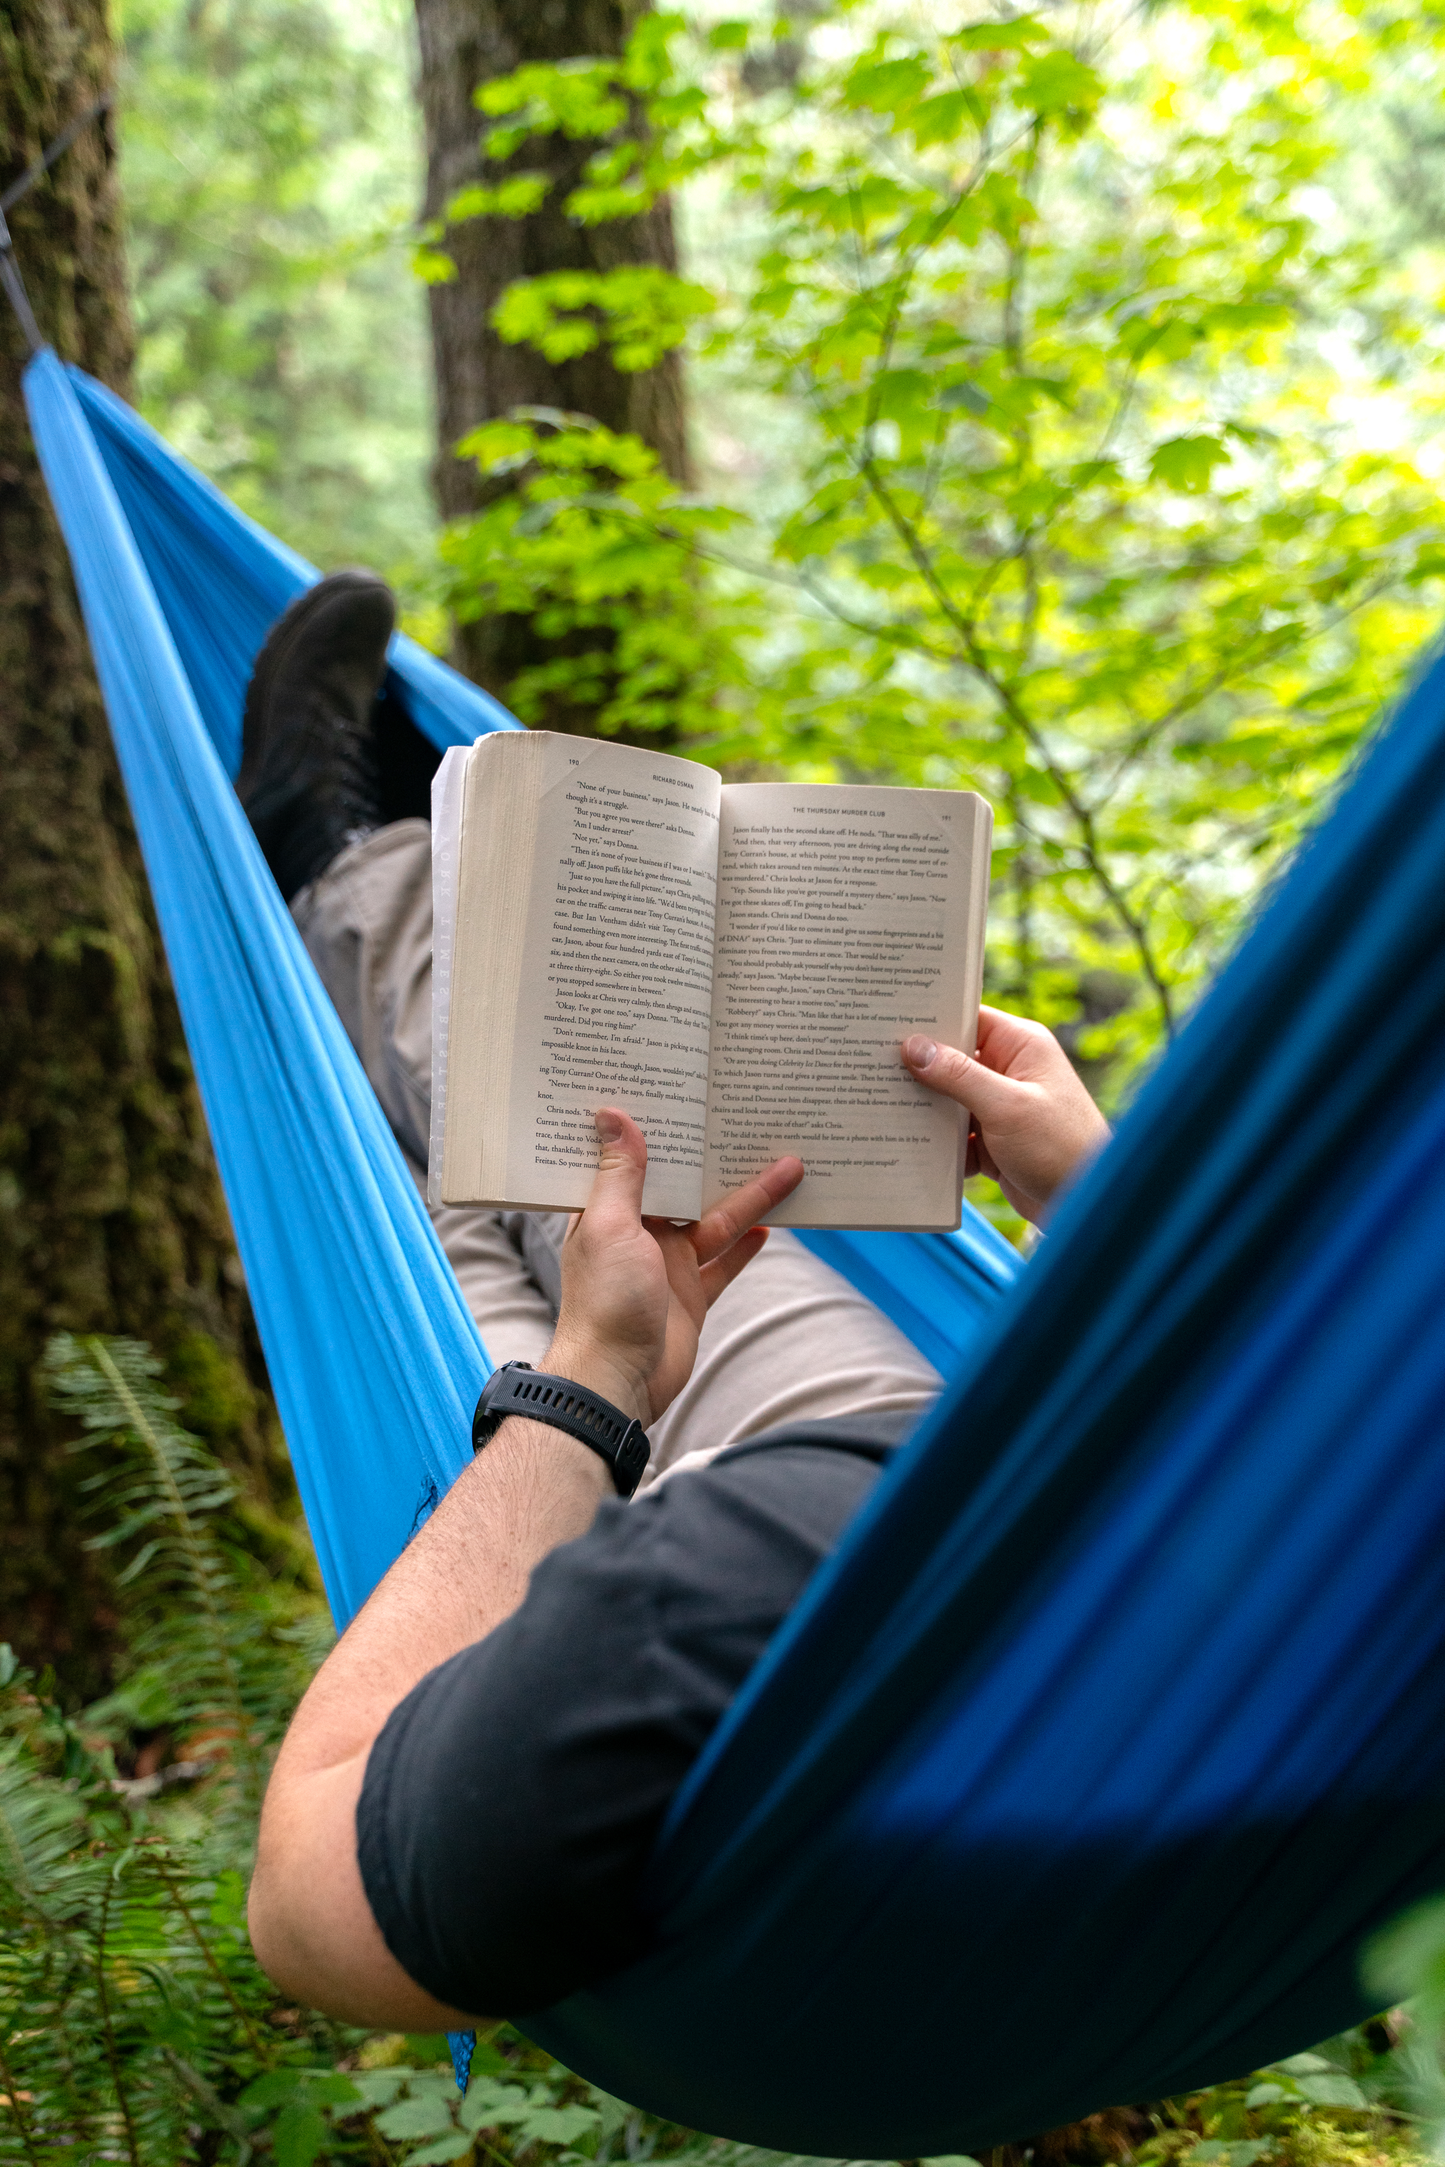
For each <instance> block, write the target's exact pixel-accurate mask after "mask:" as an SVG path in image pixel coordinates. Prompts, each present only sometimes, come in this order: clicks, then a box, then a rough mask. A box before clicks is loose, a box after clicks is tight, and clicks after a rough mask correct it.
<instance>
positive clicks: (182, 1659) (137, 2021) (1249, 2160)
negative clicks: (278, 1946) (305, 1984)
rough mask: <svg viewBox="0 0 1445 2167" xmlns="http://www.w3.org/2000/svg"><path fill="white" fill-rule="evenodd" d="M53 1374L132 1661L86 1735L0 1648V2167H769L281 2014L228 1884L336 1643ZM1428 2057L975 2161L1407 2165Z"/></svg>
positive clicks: (498, 2052)
mask: <svg viewBox="0 0 1445 2167" xmlns="http://www.w3.org/2000/svg"><path fill="white" fill-rule="evenodd" d="M50 1373H51V1380H52V1385H53V1389H54V1392H55V1396H56V1399H57V1401H58V1403H59V1405H60V1406H61V1408H62V1409H63V1410H64V1411H65V1412H66V1413H67V1414H68V1415H69V1416H70V1417H71V1418H72V1419H73V1420H74V1422H75V1424H76V1425H77V1427H78V1429H79V1431H80V1435H79V1437H78V1439H77V1440H76V1444H75V1448H74V1449H75V1450H76V1451H77V1452H78V1453H80V1454H82V1455H84V1456H85V1458H86V1459H87V1460H88V1461H89V1463H90V1465H91V1470H92V1471H91V1473H90V1475H89V1478H88V1480H89V1486H90V1493H91V1501H92V1505H93V1508H94V1511H95V1514H96V1522H97V1525H96V1532H95V1535H94V1537H93V1540H95V1541H96V1542H97V1543H100V1544H104V1545H106V1546H108V1547H111V1548H113V1549H115V1550H117V1551H118V1552H119V1553H120V1554H121V1555H122V1556H123V1558H124V1571H123V1574H122V1577H121V1588H122V1592H123V1599H124V1602H125V1605H126V1616H125V1620H124V1623H125V1626H126V1630H127V1642H128V1646H129V1650H130V1660H129V1664H128V1667H127V1669H126V1671H125V1674H124V1676H123V1677H122V1679H121V1682H120V1683H119V1684H118V1686H117V1687H116V1689H115V1691H114V1692H113V1693H112V1694H111V1695H110V1696H109V1697H108V1698H107V1699H106V1700H104V1701H102V1702H99V1703H96V1704H95V1705H93V1706H91V1707H89V1708H86V1709H83V1710H80V1711H78V1712H77V1711H75V1710H73V1709H69V1708H67V1707H66V1706H65V1705H63V1703H62V1702H61V1700H60V1699H59V1697H58V1696H57V1693H56V1690H55V1685H54V1680H53V1679H52V1678H51V1677H50V1676H49V1675H48V1674H44V1675H40V1676H36V1675H34V1674H33V1673H31V1672H29V1671H26V1670H24V1669H22V1668H20V1667H19V1666H18V1665H17V1664H16V1662H15V1660H14V1658H13V1657H12V1656H11V1654H10V1652H9V1650H8V1649H0V2167H11V2163H22V2162H23V2163H26V2167H62V2163H73V2167H82V2163H90V2162H99V2161H102V2160H107V2161H108V2160H118V2161H121V2162H123V2163H125V2167H176V2163H179V2162H183V2161H197V2162H214V2163H223V2162H224V2163H227V2167H247V2163H248V2162H250V2161H253V2160H256V2161H260V2162H268V2161H269V2162H274V2163H275V2167H311V2163H312V2162H314V2161H318V2160H349V2159H355V2160H370V2161H374V2162H377V2163H383V2167H384V2163H388V2162H397V2163H400V2162H403V2161H404V2162H407V2163H408V2167H423V2163H425V2162H431V2161H443V2160H470V2161H472V2162H474V2163H476V2167H481V2163H482V2162H484V2161H485V2162H490V2163H492V2167H513V2163H518V2162H520V2163H524V2167H586V2163H596V2162H604V2163H605V2162H611V2161H616V2162H618V2163H621V2162H624V2161H627V2162H631V2161H637V2160H646V2159H656V2160H658V2161H660V2162H662V2161H665V2162H678V2163H679V2167H682V2163H688V2167H693V2163H695V2167H785V2163H784V2162H783V2160H782V2159H781V2156H780V2155H777V2154H772V2153H766V2152H759V2151H753V2150H750V2149H748V2148H746V2147H743V2146H738V2145H731V2144H727V2143H723V2142H720V2141H717V2140H714V2139H711V2138H708V2137H706V2136H700V2135H698V2134H696V2133H694V2132H691V2131H687V2130H682V2129H678V2128H676V2127H674V2126H673V2125H671V2124H668V2123H663V2122H658V2121H656V2120H654V2119H652V2118H651V2117H649V2116H647V2115H644V2114H642V2113H639V2112H638V2111H636V2110H635V2109H633V2108H631V2107H629V2106H627V2105H626V2104H625V2103H623V2102H622V2101H620V2100H616V2099H613V2098H611V2097H609V2096H608V2095H607V2094H605V2093H602V2092H598V2091H597V2090H595V2089H594V2088H593V2087H591V2086H589V2085H587V2084H585V2083H584V2082H583V2081H582V2080H581V2079H579V2078H577V2077H575V2076H573V2075H572V2074H571V2073H570V2072H568V2071H567V2070H565V2069H563V2068H562V2067H561V2066H560V2065H559V2064H557V2063H556V2062H554V2061H552V2060H551V2058H550V2057H549V2056H547V2055H546V2054H544V2053H542V2052H540V2051H539V2050H538V2049H536V2048H534V2047H533V2046H531V2045H530V2044H529V2043H528V2041H527V2040H526V2039H525V2038H524V2037H522V2035H521V2034H519V2033H518V2032H516V2031H515V2030H514V2029H513V2028H512V2027H511V2026H510V2025H507V2024H496V2025H493V2026H491V2027H489V2028H488V2029H486V2030H485V2031H484V2032H483V2034H482V2037H481V2040H480V2042H479V2046H478V2051H477V2057H476V2061H475V2063H474V2074H473V2078H472V2083H471V2086H470V2089H469V2090H468V2092H467V2095H466V2097H465V2099H463V2098H462V2097H461V2096H460V2095H459V2093H458V2092H457V2089H456V2085H455V2081H454V2079H453V2077H452V2074H451V2069H450V2064H449V2062H448V2061H447V2059H446V2052H445V2042H444V2041H443V2040H442V2039H441V2038H440V2037H404V2036H401V2035H379V2034H367V2033H365V2032H363V2031H360V2030H358V2029H356V2028H355V2027H352V2026H347V2025H342V2024H336V2023H333V2022H332V2021H331V2020H330V2019H328V2018H325V2017H322V2016H320V2015H318V2014H316V2013H315V2012H314V2011H310V2010H303V2009H298V2008H295V2007H290V2006H286V2005H285V2004H284V2003H283V2002H282V1999H281V1997H279V1996H278V1995H277V1993H276V1991H275V1989H274V1988H273V1987H272V1986H271V1984H270V1982H269V1981H268V1980H267V1979H266V1978H265V1976H264V1975H263V1973H262V1972H261V1971H260V1970H259V1968H258V1966H257V1964H256V1962H255V1959H254V1957H253V1956H252V1954H251V1949H250V1944H249V1941H248V1940H247V1936H246V1926H245V1892H246V1881H247V1875H248V1873H249V1869H250V1861H251V1851H252V1844H253V1840H254V1833H255V1825H256V1814H257V1808H258V1805H259V1800H260V1794H261V1789H262V1786H263V1783H264V1778H265V1772H266V1768H267V1766H268V1763H269V1760H270V1757H271V1755H272V1753H273V1752H274V1750H275V1747H276V1745H277V1743H278V1741H279V1739H280V1736H281V1733H282V1731H283V1729H284V1727H285V1723H286V1720H287V1717H288V1715H289V1713H290V1711H291V1709H292V1707H293V1706H294V1705H295V1702H296V1699H297V1697H298V1695H299V1694H300V1692H301V1690H302V1689H303V1687H304V1685H305V1682H306V1679H307V1677H308V1676H309V1674H310V1672H311V1670H312V1668H313V1667H314V1665H315V1664H316V1662H317V1661H319V1660H320V1657H321V1655H322V1654H323V1653H324V1651H325V1648H326V1646H327V1644H328V1642H329V1639H330V1627H329V1624H328V1622H327V1621H326V1619H325V1617H324V1615H323V1614H322V1613H321V1611H320V1610H319V1607H318V1606H317V1605H316V1602H315V1599H314V1598H310V1597H307V1596H306V1595H305V1594H304V1593H298V1591H297V1589H296V1586H295V1584H294V1582H289V1583H286V1584H285V1588H284V1592H283V1593H278V1583H275V1582H273V1581H271V1580H269V1579H268V1578H267V1577H266V1576H265V1573H264V1571H263V1569H262V1568H261V1567H259V1566H258V1564H257V1562H256V1560H255V1557H254V1554H253V1553H252V1552H251V1551H250V1550H249V1549H248V1548H247V1546H246V1543H245V1541H244V1531H243V1529H241V1527H240V1526H239V1524H238V1523H237V1522H236V1521H235V1520H234V1519H233V1518H232V1510H233V1507H234V1504H235V1491H234V1485H233V1483H232V1481H231V1478H230V1477H229V1476H228V1475H227V1474H226V1472H225V1471H224V1470H223V1469H222V1468H221V1466H220V1465H219V1463H218V1462H217V1461H216V1460H215V1459H214V1458H213V1457H212V1455H211V1454H210V1453H209V1452H207V1450H206V1449H205V1448H204V1447H203V1446H202V1445H201V1443H200V1442H199V1441H198V1440H197V1439H196V1438H195V1437H193V1436H190V1435H188V1434H187V1433H186V1432H185V1431H184V1430H182V1429H181V1428H180V1427H179V1426H178V1425H177V1423H176V1420H175V1408H176V1405H177V1402H176V1400H175V1399H174V1398H173V1397H172V1396H170V1395H169V1394H168V1393H167V1392H166V1391H165V1389H164V1383H163V1380H162V1377H161V1375H160V1369H159V1365H158V1364H157V1363H156V1362H155V1361H154V1360H153V1359H152V1358H151V1356H150V1355H149V1353H148V1351H147V1350H146V1349H145V1348H144V1347H143V1346H140V1345H138V1344H137V1343H135V1342H134V1341H126V1340H114V1339H112V1340H104V1339H86V1340H77V1339H73V1338H70V1337H67V1336H62V1337H60V1338H57V1339H56V1340H55V1341H54V1343H53V1345H52V1347H51V1351H50ZM138 1741H140V1744H139V1748H138V1744H137V1742H138ZM122 1771H124V1772H122ZM1405 1968H1406V1969H1408V1968H1409V1967H1408V1965H1406V1967H1405ZM1399 1970H1400V1962H1399V1960H1398V1959H1397V1961H1396V1971H1397V1972H1398V1971H1399ZM1434 2017H1438V2012H1434V2014H1433V2016H1432V2021H1434ZM1421 2036H1423V2035H1417V2034H1411V2033H1409V2032H1408V2031H1407V2032H1406V2033H1405V2034H1404V2038H1405V2042H1406V2043H1405V2045H1404V2046H1403V2047H1402V2045H1401V2044H1400V2043H1399V2039H1400V2026H1399V2020H1398V2019H1397V2018H1396V2019H1390V2020H1383V2021H1381V2022H1380V2023H1377V2024H1373V2025H1369V2026H1366V2027H1364V2028H1362V2029H1361V2030H1359V2031H1357V2032H1353V2033H1350V2034H1348V2035H1346V2036H1345V2037H1343V2038H1341V2039H1338V2040H1335V2041H1332V2042H1330V2043H1329V2044H1328V2045H1327V2046H1326V2047H1324V2048H1322V2049H1321V2050H1320V2051H1319V2052H1318V2053H1316V2054H1302V2055H1296V2056H1295V2057H1293V2059H1291V2060H1290V2061H1287V2062H1285V2063H1282V2064H1281V2065H1280V2066H1279V2067H1278V2068H1276V2069H1272V2070H1266V2071H1263V2072H1260V2073H1258V2074H1256V2075H1255V2076H1253V2077H1250V2078H1246V2079H1242V2080H1241V2081H1239V2082H1238V2083H1233V2084H1223V2085H1218V2086H1216V2087H1214V2088H1213V2089H1212V2090H1210V2091H1206V2092H1201V2093H1199V2094H1196V2095H1194V2096H1193V2097H1191V2098H1189V2099H1185V2100H1177V2101H1172V2102H1154V2103H1151V2104H1149V2105H1145V2106H1132V2107H1129V2108H1126V2109H1120V2110H1117V2111H1114V2112H1111V2113H1108V2114H1101V2115H1096V2116H1094V2117H1092V2118H1091V2119H1090V2120H1089V2121H1087V2122H1084V2123H1080V2124H1078V2125H1075V2126H1074V2127H1072V2128H1070V2129H1066V2130H1054V2131H1050V2132H1047V2133H1046V2134H1044V2135H1041V2136H1038V2137H1036V2138H1034V2139H1032V2140H1030V2141H1029V2142H1027V2143H1022V2144H1019V2145H1010V2146H1006V2147H1003V2148H1001V2149H1000V2151H999V2152H998V2153H996V2154H994V2155H992V2156H991V2157H990V2159H989V2160H988V2162H987V2163H986V2167H1027V2163H1029V2162H1033V2163H1036V2167H1071V2163H1074V2162H1077V2163H1078V2167H1104V2163H1107V2162H1119V2163H1131V2162H1132V2163H1137V2167H1185V2163H1198V2167H1208V2163H1215V2167H1256V2163H1263V2162H1268V2163H1277V2167H1409V2163H1411V2162H1414V2161H1416V2160H1420V2159H1423V2157H1424V2156H1425V2150H1424V2144H1423V2140H1422V2135H1421V2130H1420V2125H1419V2123H1418V2122H1417V2120H1416V2119H1415V2117H1414V2116H1413V2115H1412V2113H1410V2112H1408V2111H1407V2109H1406V2101H1407V2098H1408V2097H1409V2084H1410V2082H1411V2081H1412V2065H1411V2062H1410V2056H1411V2054H1413V2055H1414V2056H1415V2060H1416V2063H1418V2065H1419V2066H1418V2067H1415V2068H1414V2070H1413V2078H1414V2081H1415V2082H1416V2083H1417V2084H1418V2083H1419V2082H1420V2081H1421V2076H1422V2071H1426V2070H1428V2069H1433V2067H1434V2065H1433V2063H1432V2062H1431V2060H1430V2057H1429V2056H1428V2055H1426V2054H1424V2052H1423V2049H1422V2047H1421V2046H1420V2043H1419V2041H1420V2037H1421ZM1412 2040H1413V2041H1414V2044H1413V2046H1412V2045H1411V2044H1410V2042H1411V2041H1412ZM899 2045H900V2043H899V2042H898V2041H897V2040H896V2039H895V2040H890V2039H889V2038H888V2036H887V2032H886V2027H885V2026H884V2025H883V2024H882V2023H881V2022H880V2025H879V2029H878V2034H877V2038H876V2040H875V2042H874V2045H873V2049H872V2051H874V2052H876V2053H878V2054H887V2055H889V2056H891V2057H892V2058H893V2059H894V2060H895V2061H896V2062H897V2063H898V2066H899V2082H900V2083H906V2081H907V2076H906V2054H904V2055H900V2052H899ZM967 2053H968V2048H967V2042H966V2041H961V2042H960V2047H959V2055H960V2063H961V2065H966V2061H967ZM800 2081H806V2079H805V2077H800ZM1435 2081H1436V2084H1437V2090H1438V2088H1439V2084H1438V2079H1436V2080H1435ZM1427 2111H1433V2110H1427ZM793 2167H841V2163H803V2162H797V2163H793ZM938 2167H966V2163H955V2162H944V2163H938Z"/></svg>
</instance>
